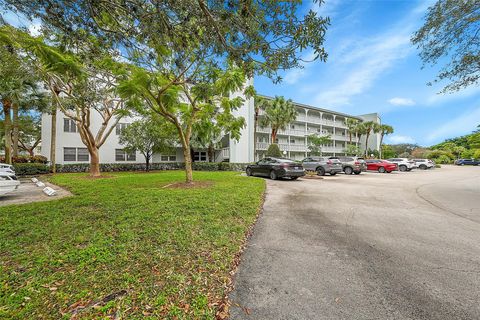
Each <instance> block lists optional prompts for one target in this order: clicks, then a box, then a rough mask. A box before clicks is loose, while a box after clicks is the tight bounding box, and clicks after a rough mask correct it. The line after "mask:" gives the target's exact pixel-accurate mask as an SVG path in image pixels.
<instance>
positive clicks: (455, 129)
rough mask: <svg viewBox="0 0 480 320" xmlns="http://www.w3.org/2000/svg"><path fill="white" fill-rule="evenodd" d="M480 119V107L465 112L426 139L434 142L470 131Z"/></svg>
mask: <svg viewBox="0 0 480 320" xmlns="http://www.w3.org/2000/svg"><path fill="white" fill-rule="evenodd" d="M478 119H480V108H477V109H474V110H473V111H472V110H469V111H467V112H464V113H462V114H460V115H459V116H458V117H456V118H453V119H452V120H450V121H449V122H447V123H445V124H444V125H442V126H440V127H438V128H437V129H435V130H434V131H433V132H432V133H430V134H429V135H428V136H427V139H426V141H427V142H429V143H432V142H437V141H439V140H442V139H445V138H448V137H454V136H459V135H463V134H467V133H470V132H471V131H472V130H474V129H475V128H476V126H477V125H478Z"/></svg>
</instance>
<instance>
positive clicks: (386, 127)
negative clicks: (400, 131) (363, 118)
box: [378, 124, 393, 159]
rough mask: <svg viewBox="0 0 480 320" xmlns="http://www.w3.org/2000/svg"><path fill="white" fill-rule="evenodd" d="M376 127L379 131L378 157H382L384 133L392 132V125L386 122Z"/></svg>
mask: <svg viewBox="0 0 480 320" xmlns="http://www.w3.org/2000/svg"><path fill="white" fill-rule="evenodd" d="M378 129H379V131H380V132H379V133H380V159H382V156H383V154H382V149H383V138H384V137H385V136H386V135H388V134H392V133H393V127H392V126H389V125H388V124H381V125H380V126H379V128H378Z"/></svg>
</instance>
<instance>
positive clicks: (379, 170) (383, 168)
mask: <svg viewBox="0 0 480 320" xmlns="http://www.w3.org/2000/svg"><path fill="white" fill-rule="evenodd" d="M385 171H386V170H385V167H380V168H378V172H380V173H385Z"/></svg>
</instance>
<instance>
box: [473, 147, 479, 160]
mask: <svg viewBox="0 0 480 320" xmlns="http://www.w3.org/2000/svg"><path fill="white" fill-rule="evenodd" d="M473 157H474V158H475V159H480V149H475V152H474V153H473Z"/></svg>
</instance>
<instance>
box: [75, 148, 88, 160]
mask: <svg viewBox="0 0 480 320" xmlns="http://www.w3.org/2000/svg"><path fill="white" fill-rule="evenodd" d="M89 159H90V154H89V153H88V149H87V148H77V161H88V160H89Z"/></svg>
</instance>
